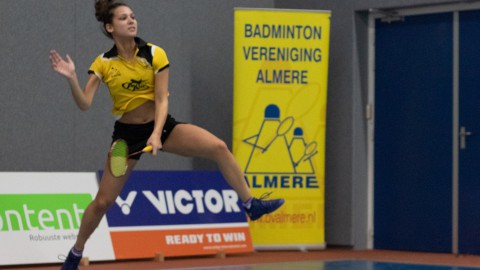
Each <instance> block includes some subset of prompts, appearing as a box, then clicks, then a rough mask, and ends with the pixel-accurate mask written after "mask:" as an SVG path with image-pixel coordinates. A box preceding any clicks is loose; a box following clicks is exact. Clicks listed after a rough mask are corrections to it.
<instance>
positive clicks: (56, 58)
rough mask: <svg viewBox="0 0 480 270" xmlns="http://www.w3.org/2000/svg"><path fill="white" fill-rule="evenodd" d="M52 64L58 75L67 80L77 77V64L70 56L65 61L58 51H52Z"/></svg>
mask: <svg viewBox="0 0 480 270" xmlns="http://www.w3.org/2000/svg"><path fill="white" fill-rule="evenodd" d="M50 63H51V64H52V69H53V70H54V71H56V72H57V73H58V74H60V75H63V76H65V77H66V78H73V77H74V76H75V64H74V63H73V61H72V59H71V58H70V56H69V55H68V54H67V56H66V59H63V58H62V57H61V56H60V54H59V53H58V52H57V51H55V50H51V51H50Z"/></svg>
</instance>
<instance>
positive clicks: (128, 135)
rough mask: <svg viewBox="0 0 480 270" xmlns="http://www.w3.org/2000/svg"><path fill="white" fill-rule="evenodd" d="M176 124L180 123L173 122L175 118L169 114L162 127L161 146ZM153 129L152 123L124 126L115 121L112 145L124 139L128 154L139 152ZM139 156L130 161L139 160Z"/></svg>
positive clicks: (153, 123) (132, 157)
mask: <svg viewBox="0 0 480 270" xmlns="http://www.w3.org/2000/svg"><path fill="white" fill-rule="evenodd" d="M177 124H180V122H177V121H175V118H173V117H172V116H171V115H170V114H169V115H168V116H167V120H166V121H165V125H163V131H162V137H161V139H160V140H161V141H162V144H163V143H165V141H166V140H167V138H168V136H169V135H170V133H171V132H172V130H173V128H174V127H175V126H176V125H177ZM154 127H155V122H154V121H151V122H148V123H145V124H125V123H121V122H118V121H116V122H115V126H114V129H113V135H112V143H113V142H114V141H115V140H118V139H124V140H125V141H126V142H127V144H128V151H129V153H134V152H137V151H140V150H142V149H143V148H144V147H145V146H146V143H147V141H148V138H150V135H152V132H153V128H154ZM141 155H142V153H140V154H138V155H134V156H131V157H130V159H135V160H139V159H140V156H141Z"/></svg>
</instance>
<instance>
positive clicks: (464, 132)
mask: <svg viewBox="0 0 480 270" xmlns="http://www.w3.org/2000/svg"><path fill="white" fill-rule="evenodd" d="M472 134H473V133H472V132H470V131H468V130H467V129H466V128H465V127H460V132H459V133H458V135H459V136H460V149H465V148H467V136H470V135H472Z"/></svg>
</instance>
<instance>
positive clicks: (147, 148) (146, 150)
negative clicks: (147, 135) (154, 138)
mask: <svg viewBox="0 0 480 270" xmlns="http://www.w3.org/2000/svg"><path fill="white" fill-rule="evenodd" d="M152 150H153V147H152V146H151V145H147V146H145V148H143V149H142V152H151V151H152Z"/></svg>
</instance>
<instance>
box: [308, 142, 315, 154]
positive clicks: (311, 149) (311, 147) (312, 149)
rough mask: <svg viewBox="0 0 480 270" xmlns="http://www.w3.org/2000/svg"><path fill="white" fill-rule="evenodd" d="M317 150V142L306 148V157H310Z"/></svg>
mask: <svg viewBox="0 0 480 270" xmlns="http://www.w3.org/2000/svg"><path fill="white" fill-rule="evenodd" d="M316 149H317V142H311V143H309V144H308V145H307V147H305V156H309V155H311V154H313V153H314V152H315V150H316Z"/></svg>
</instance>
